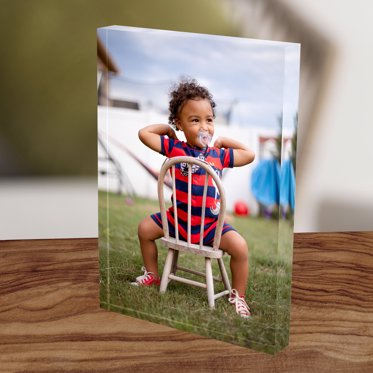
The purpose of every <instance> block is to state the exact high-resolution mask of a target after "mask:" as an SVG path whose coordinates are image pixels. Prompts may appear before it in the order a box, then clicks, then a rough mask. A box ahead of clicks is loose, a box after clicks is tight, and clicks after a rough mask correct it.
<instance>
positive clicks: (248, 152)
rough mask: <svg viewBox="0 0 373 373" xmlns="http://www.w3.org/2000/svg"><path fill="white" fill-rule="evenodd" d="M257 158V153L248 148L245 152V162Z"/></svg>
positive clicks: (247, 162)
mask: <svg viewBox="0 0 373 373" xmlns="http://www.w3.org/2000/svg"><path fill="white" fill-rule="evenodd" d="M254 159H255V153H254V152H253V151H252V150H246V152H245V161H244V162H245V164H249V163H251V162H253V161H254Z"/></svg>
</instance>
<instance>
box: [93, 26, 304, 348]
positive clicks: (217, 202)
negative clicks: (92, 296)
mask: <svg viewBox="0 0 373 373" xmlns="http://www.w3.org/2000/svg"><path fill="white" fill-rule="evenodd" d="M97 37H98V41H97V43H98V60H97V78H98V80H97V89H98V187H99V254H100V255H99V260H100V304H101V307H103V308H105V309H107V310H110V311H114V312H119V313H122V314H125V315H129V316H133V317H136V318H141V319H144V320H149V321H152V322H156V323H161V324H165V325H168V326H171V327H174V328H177V329H180V330H184V331H188V332H192V333H198V334H200V335H203V336H207V337H210V338H215V339H219V340H222V341H226V342H229V343H233V344H237V345H241V346H245V347H249V348H253V349H257V350H260V351H265V352H268V353H276V352H278V351H279V350H281V349H283V348H284V347H286V345H287V344H288V339H289V320H290V305H291V273H292V246H293V223H294V200H295V168H296V167H295V166H296V162H295V159H296V138H297V118H298V115H297V113H298V90H299V69H300V45H299V44H296V43H287V42H278V41H267V40H255V39H247V38H238V37H226V36H217V35H204V34H193V33H185V32H176V31H165V30H155V29H143V28H133V27H124V26H110V27H103V28H99V29H98V31H97ZM180 84H183V85H180ZM196 92H197V93H198V92H199V93H198V94H197V93H196ZM201 92H202V93H201ZM203 92H204V93H203ZM206 92H207V93H206ZM149 126H150V127H149ZM140 130H141V132H140ZM253 155H255V158H254V159H253ZM177 156H187V157H192V158H197V159H198V160H199V161H201V162H202V163H203V164H202V163H199V164H197V165H193V166H188V164H187V163H185V162H184V163H175V166H174V168H173V167H172V166H171V168H170V171H165V172H164V175H163V176H164V179H162V181H161V182H160V183H159V182H158V179H159V177H160V175H161V169H162V166H163V165H164V162H165V161H166V160H167V162H171V161H172V159H175V157H177ZM167 162H166V163H167ZM167 164H168V163H167ZM204 165H206V167H208V170H209V171H210V170H212V173H213V174H214V175H215V176H209V178H208V177H207V176H206V173H207V168H206V169H205V166H204ZM162 172H163V171H162ZM161 176H162V175H161ZM214 177H215V178H217V179H218V180H216V181H214V180H215V179H214ZM218 182H221V184H222V186H223V189H222V191H219V190H218ZM188 183H190V187H189V186H188V185H189V184H188ZM205 185H206V186H205ZM158 188H160V189H162V190H163V189H164V200H165V209H166V210H167V211H166V210H165V213H164V216H163V219H164V220H163V221H162V216H161V215H154V214H156V213H158V212H159V211H160V197H159V194H158ZM204 188H205V189H206V191H205V190H204ZM188 193H195V194H194V195H193V196H191V197H189V196H188ZM204 194H205V197H204ZM223 210H224V212H225V213H224V217H223V218H222V221H223V223H224V225H223V230H222V232H221V233H220V234H221V240H220V243H218V245H217V246H216V245H215V246H216V247H215V248H213V247H211V246H212V245H213V244H212V240H213V239H214V237H215V233H216V231H217V230H219V227H218V218H219V216H220V215H221V216H223V215H222V214H223ZM176 214H177V218H178V223H176ZM151 216H152V217H151ZM157 219H158V220H157ZM139 225H140V229H139ZM165 226H167V228H168V234H169V237H170V240H171V241H172V240H174V246H173V247H174V248H173V249H172V248H171V249H170V248H169V247H168V246H167V245H169V242H168V241H167V240H164V239H162V237H163V236H164V234H166V233H165V232H164V231H162V229H164V228H165ZM139 234H140V238H141V244H140V239H139V236H138V235H139ZM218 235H219V234H218ZM201 236H202V240H201ZM149 245H150V246H149ZM154 245H157V246H156V247H157V251H155V246H154ZM193 245H194V246H193ZM192 246H193V247H192ZM223 246H224V247H223ZM185 247H186V249H185ZM191 247H192V248H193V250H192V249H191ZM175 248H176V249H175ZM247 248H248V249H247ZM203 250H205V251H203ZM209 250H211V253H210V251H209ZM176 251H177V252H178V253H179V254H178V261H177V265H176V264H175V263H176V262H175V259H172V258H171V259H170V258H169V259H168V260H167V263H168V267H169V268H170V276H167V277H165V276H164V278H163V279H162V274H163V273H164V272H165V271H164V268H165V262H166V258H167V256H168V255H173V252H176ZM202 251H203V252H202ZM142 252H143V253H144V257H143V256H142ZM156 252H157V253H158V254H157V255H158V258H157V260H158V262H156V259H155V258H156V254H155V253H156ZM227 252H228V253H227ZM168 253H171V254H168ZM206 253H207V254H206ZM202 254H203V255H202ZM206 255H207V256H210V258H211V259H206ZM144 260H145V261H146V262H147V263H148V264H147V265H146V266H145V264H144ZM231 261H232V263H231ZM208 263H212V265H211V267H209V266H210V264H208ZM219 263H220V264H219ZM221 266H223V267H224V268H225V269H226V272H227V278H228V280H227V281H225V282H224V281H223V282H220V281H218V280H219V278H220V277H221V273H220V272H221V271H220V268H221ZM142 267H146V269H147V272H152V273H154V274H155V275H154V276H152V275H151V274H148V276H146V277H144V276H143V277H141V276H142V275H144V271H143V270H142ZM149 268H156V269H153V270H152V271H150V269H149ZM184 268H187V269H189V271H184V270H183V269H184ZM209 268H211V269H209ZM206 269H207V272H208V277H207V285H198V286H197V285H196V283H201V282H202V283H206V276H205V274H204V273H205V271H206ZM157 270H158V275H159V277H157V276H156V272H157ZM210 270H211V272H212V276H213V277H214V278H213V279H212V280H211V277H210V275H209V273H210ZM197 272H198V273H199V274H198V273H197ZM232 272H233V274H234V276H232ZM201 273H202V275H201ZM179 277H182V278H186V280H185V281H184V280H183V281H182V282H180V281H177V278H179ZM136 278H138V281H137V285H134V284H133V283H136ZM149 279H150V280H149ZM161 279H162V281H161ZM147 281H150V283H153V284H152V285H150V286H144V284H143V283H142V282H147ZM160 281H161V282H162V285H161V286H160V285H159V282H160ZM139 282H140V283H141V284H140V286H139ZM211 282H212V284H213V290H212V291H213V293H211ZM162 286H163V288H162ZM165 286H166V289H165ZM208 289H210V290H208ZM232 289H237V293H238V294H239V295H241V296H244V299H245V302H246V304H247V305H248V306H249V308H250V313H251V315H250V317H242V315H240V314H238V313H236V305H237V304H238V305H241V306H242V304H243V303H242V300H240V299H238V300H237V299H235V297H233V295H234V294H236V292H232ZM160 290H162V291H160ZM225 290H226V291H225ZM224 291H225V293H224V295H222V296H221V297H219V298H217V299H213V298H214V294H216V293H221V292H224ZM211 294H213V295H211ZM243 307H244V308H245V305H244V304H243ZM243 312H244V311H243Z"/></svg>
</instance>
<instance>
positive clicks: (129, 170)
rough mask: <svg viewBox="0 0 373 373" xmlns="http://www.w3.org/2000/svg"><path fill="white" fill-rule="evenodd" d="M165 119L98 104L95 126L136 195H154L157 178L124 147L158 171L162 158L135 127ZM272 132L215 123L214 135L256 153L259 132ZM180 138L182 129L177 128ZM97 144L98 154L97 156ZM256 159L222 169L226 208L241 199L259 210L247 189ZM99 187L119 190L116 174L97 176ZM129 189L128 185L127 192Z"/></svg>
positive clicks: (162, 121) (262, 133)
mask: <svg viewBox="0 0 373 373" xmlns="http://www.w3.org/2000/svg"><path fill="white" fill-rule="evenodd" d="M147 123H148V124H150V123H167V116H166V115H164V116H162V115H159V114H157V113H156V112H154V111H134V110H128V109H127V110H126V109H117V108H105V107H99V108H98V127H99V132H100V133H101V136H102V139H103V141H104V142H105V144H106V146H107V147H108V150H109V152H110V153H111V155H112V156H113V157H114V158H115V159H116V160H117V161H118V162H119V163H120V164H121V166H122V169H123V170H124V171H125V172H126V174H127V176H128V179H130V180H131V184H132V186H133V188H134V190H135V192H136V194H137V195H139V196H142V197H147V198H153V199H157V181H156V180H155V179H154V178H153V177H152V176H150V175H149V173H148V172H147V171H146V170H145V169H144V168H143V167H142V166H141V165H140V164H139V163H138V162H137V161H136V160H135V159H134V158H133V157H131V156H130V155H129V154H128V153H126V151H125V148H126V149H128V150H130V151H131V152H132V153H134V154H135V155H136V156H137V157H139V158H140V159H141V160H142V161H144V162H145V163H146V165H148V166H149V167H151V168H152V169H154V170H155V171H159V170H160V168H161V166H162V164H163V162H164V160H165V158H164V156H162V155H161V154H158V153H156V152H154V151H152V150H151V149H149V148H147V147H146V146H145V145H143V144H142V143H141V142H140V140H139V138H138V131H139V130H140V129H141V128H143V127H144V126H145V125H146V124H147ZM268 134H270V135H272V136H274V135H275V133H274V132H273V131H272V132H269V131H268V130H267V131H262V132H259V129H248V128H242V127H238V126H233V125H232V126H229V127H228V126H226V125H222V124H219V123H216V124H215V135H214V138H213V140H212V141H214V140H215V138H216V137H217V136H226V137H231V138H234V139H238V140H240V141H241V142H243V143H245V144H246V145H247V146H249V147H250V148H251V149H253V151H254V152H255V153H256V154H258V152H259V141H258V137H259V136H260V135H268ZM177 136H178V137H179V139H180V140H185V139H184V138H183V133H182V132H177ZM100 153H101V152H100V147H99V156H100ZM256 163H257V159H256V160H255V161H254V163H252V164H251V165H249V166H245V167H236V168H234V169H231V170H225V171H224V175H223V181H224V188H225V191H226V198H227V210H228V211H233V209H234V203H235V202H237V201H239V200H243V201H245V202H246V203H248V204H249V209H250V211H251V213H252V214H254V215H255V214H257V213H258V205H257V203H256V200H255V198H254V197H253V195H252V194H251V191H250V180H251V172H252V170H253V169H254V168H255V166H256ZM102 166H104V165H102ZM98 181H99V183H98V185H99V188H100V189H102V190H111V191H117V190H118V182H117V179H116V178H115V177H106V176H102V177H99V180H98ZM128 191H129V190H128V189H127V192H128Z"/></svg>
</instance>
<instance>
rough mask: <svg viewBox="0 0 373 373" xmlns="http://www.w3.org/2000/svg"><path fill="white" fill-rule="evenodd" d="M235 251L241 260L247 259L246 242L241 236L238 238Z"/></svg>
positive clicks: (247, 249)
mask: <svg viewBox="0 0 373 373" xmlns="http://www.w3.org/2000/svg"><path fill="white" fill-rule="evenodd" d="M237 250H238V252H239V255H240V257H241V258H242V259H244V260H248V259H249V247H248V245H247V242H246V240H245V239H244V238H243V237H242V236H241V235H239V238H238V243H237Z"/></svg>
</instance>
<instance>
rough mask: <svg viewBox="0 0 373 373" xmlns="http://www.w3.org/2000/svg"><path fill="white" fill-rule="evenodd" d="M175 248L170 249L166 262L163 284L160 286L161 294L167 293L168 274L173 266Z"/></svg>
mask: <svg viewBox="0 0 373 373" xmlns="http://www.w3.org/2000/svg"><path fill="white" fill-rule="evenodd" d="M174 255H175V250H172V249H168V253H167V258H166V262H165V264H164V268H163V273H162V279H161V286H160V288H159V292H160V293H161V294H163V293H165V292H166V290H167V285H168V276H169V274H170V273H171V267H172V263H173V260H174Z"/></svg>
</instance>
